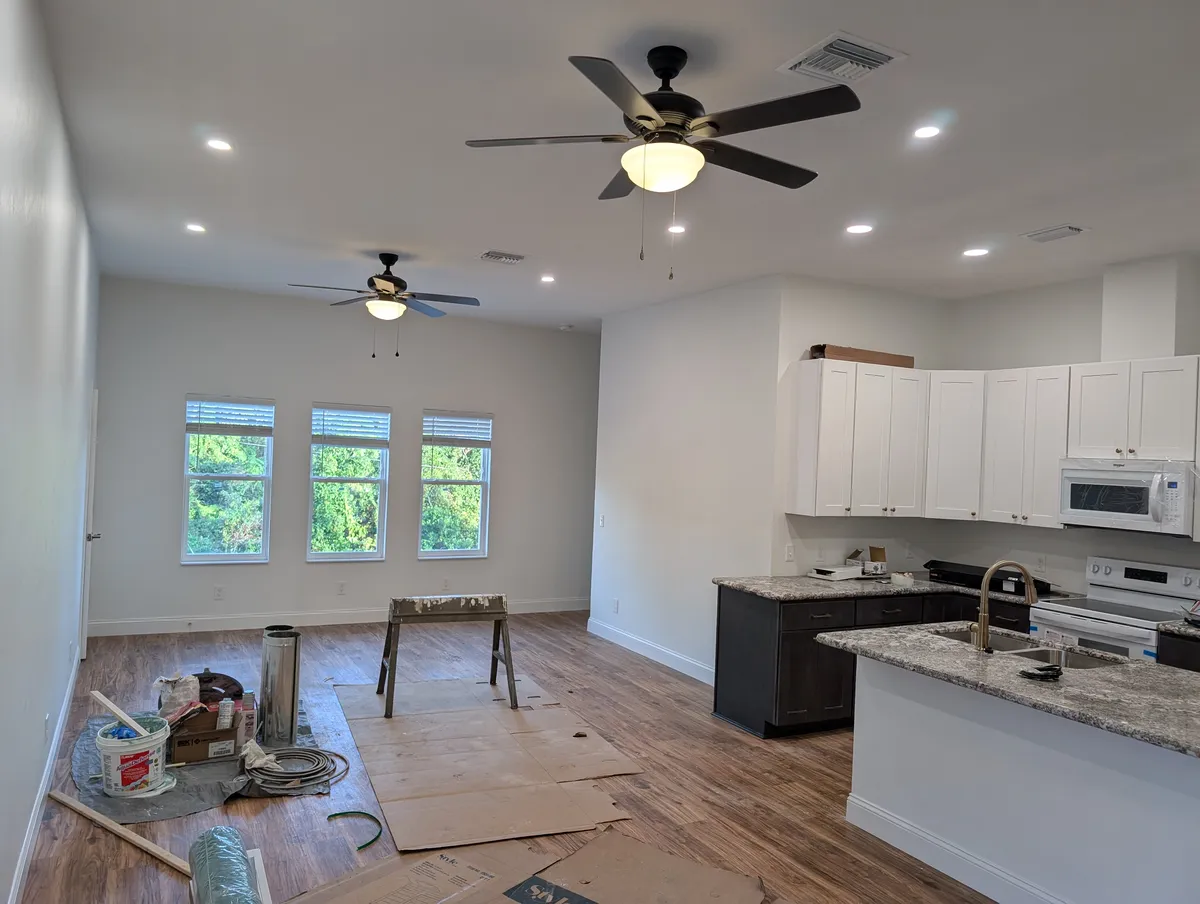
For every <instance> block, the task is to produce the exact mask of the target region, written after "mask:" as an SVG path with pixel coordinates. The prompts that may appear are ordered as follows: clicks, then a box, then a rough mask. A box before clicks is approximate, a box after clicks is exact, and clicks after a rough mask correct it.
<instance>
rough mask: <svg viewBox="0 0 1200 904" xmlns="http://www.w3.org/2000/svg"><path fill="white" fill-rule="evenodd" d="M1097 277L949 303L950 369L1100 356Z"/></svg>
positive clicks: (1078, 360)
mask: <svg viewBox="0 0 1200 904" xmlns="http://www.w3.org/2000/svg"><path fill="white" fill-rule="evenodd" d="M1101 285H1102V280H1101V278H1100V277H1095V278H1089V279H1077V280H1072V281H1071V282H1065V283H1057V284H1055V285H1050V286H1039V287H1037V288H1034V289H1024V290H1022V291H1019V292H1002V293H1000V294H997V295H986V296H983V297H980V298H968V299H966V300H964V301H955V302H950V303H948V305H947V321H946V326H945V329H946V335H947V339H948V341H947V344H946V358H947V360H946V361H945V362H944V363H943V364H942V366H943V367H946V368H949V369H965V370H994V369H1001V368H1005V367H1037V366H1039V365H1042V364H1079V363H1082V362H1084V361H1099V360H1101V357H1100V313H1101Z"/></svg>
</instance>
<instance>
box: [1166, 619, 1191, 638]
mask: <svg viewBox="0 0 1200 904" xmlns="http://www.w3.org/2000/svg"><path fill="white" fill-rule="evenodd" d="M1158 633H1159V634H1174V635H1175V636H1176V637H1190V638H1191V639H1192V640H1200V628H1197V627H1194V626H1193V625H1189V624H1188V623H1187V622H1185V621H1184V620H1183V619H1182V618H1181V619H1179V621H1169V622H1161V623H1159V626H1158Z"/></svg>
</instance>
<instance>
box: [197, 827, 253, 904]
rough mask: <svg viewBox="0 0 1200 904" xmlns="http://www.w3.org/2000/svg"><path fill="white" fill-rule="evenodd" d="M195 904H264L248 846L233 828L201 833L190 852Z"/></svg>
mask: <svg viewBox="0 0 1200 904" xmlns="http://www.w3.org/2000/svg"><path fill="white" fill-rule="evenodd" d="M188 862H189V863H190V864H191V866H192V887H193V888H194V889H195V892H196V904H262V898H260V897H259V895H258V890H257V889H256V888H255V886H254V868H253V867H252V866H251V865H250V859H249V858H248V857H247V856H246V845H245V844H244V843H243V842H242V836H241V834H240V833H239V832H238V830H237V829H235V828H233V826H216V827H214V828H211V829H207V830H205V831H204V832H202V833H200V837H199V838H197V839H196V840H195V841H193V842H192V846H191V848H190V849H189V850H188Z"/></svg>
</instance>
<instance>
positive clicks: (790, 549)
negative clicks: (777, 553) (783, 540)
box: [783, 543, 796, 562]
mask: <svg viewBox="0 0 1200 904" xmlns="http://www.w3.org/2000/svg"><path fill="white" fill-rule="evenodd" d="M783 561H785V562H795V561H796V544H795V543H789V544H788V545H787V546H785V547H784V548H783Z"/></svg>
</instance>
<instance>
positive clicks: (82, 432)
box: [0, 0, 96, 900]
mask: <svg viewBox="0 0 1200 904" xmlns="http://www.w3.org/2000/svg"><path fill="white" fill-rule="evenodd" d="M0 85H2V86H3V88H2V89H0V90H2V91H3V102H2V103H0V283H2V285H3V293H2V294H0V417H2V419H3V425H4V426H3V430H4V433H3V436H0V473H3V474H5V475H6V480H5V491H4V504H3V505H2V506H0V575H3V576H4V591H3V594H2V595H0V687H3V688H4V689H5V690H4V692H3V693H2V694H0V722H3V724H4V725H6V726H7V727H8V730H7V731H6V738H5V752H4V768H3V769H0V801H3V805H2V806H0V894H4V895H10V886H11V895H10V897H11V899H13V900H15V897H16V890H17V885H18V884H19V882H20V879H21V874H22V873H23V871H24V865H25V860H26V857H27V856H28V853H29V845H30V844H31V842H32V838H33V832H34V830H35V829H36V827H37V824H38V815H39V814H40V813H41V806H42V800H43V795H44V793H45V785H44V781H45V779H46V777H47V772H46V768H47V764H48V760H49V757H50V755H51V753H52V750H53V747H52V746H51V745H52V742H53V741H54V740H56V738H55V735H56V733H57V729H58V725H59V719H60V716H61V715H63V714H65V712H66V707H65V703H66V699H67V698H68V696H69V694H70V690H71V684H72V682H73V678H74V668H75V664H76V662H77V658H78V657H77V653H78V648H77V641H78V637H79V605H80V581H81V570H82V561H83V555H82V554H83V533H84V511H83V508H84V507H83V498H84V484H85V479H86V478H85V475H86V465H87V446H88V423H89V418H90V412H91V397H92V381H93V373H94V360H95V358H94V349H95V330H96V322H95V276H94V273H95V271H94V264H93V260H92V251H91V244H90V240H89V237H88V227H87V222H86V219H85V215H84V211H83V207H82V205H81V203H80V200H79V196H78V194H77V192H76V188H75V183H74V178H73V175H72V167H71V158H70V149H69V147H68V144H67V137H66V133H65V132H64V130H63V124H62V119H61V115H60V112H59V106H58V99H57V96H56V94H55V89H54V82H53V78H52V76H51V73H50V69H49V66H48V64H47V60H46V53H45V47H44V43H43V37H42V30H41V23H40V22H39V21H38V18H37V14H36V12H35V9H34V4H33V3H32V0H0ZM43 724H45V725H46V726H47V729H46V732H43Z"/></svg>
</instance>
